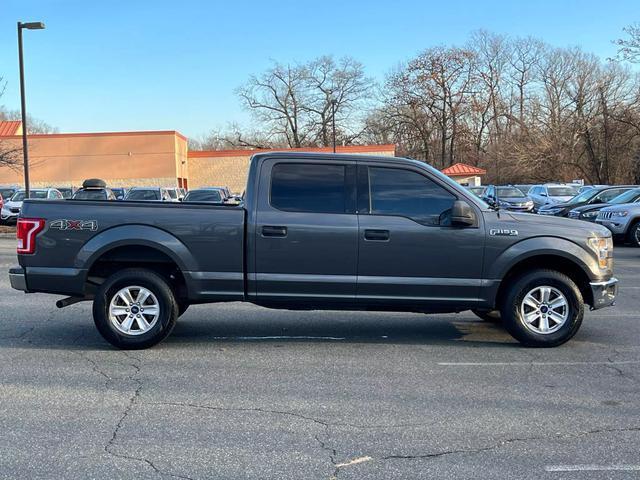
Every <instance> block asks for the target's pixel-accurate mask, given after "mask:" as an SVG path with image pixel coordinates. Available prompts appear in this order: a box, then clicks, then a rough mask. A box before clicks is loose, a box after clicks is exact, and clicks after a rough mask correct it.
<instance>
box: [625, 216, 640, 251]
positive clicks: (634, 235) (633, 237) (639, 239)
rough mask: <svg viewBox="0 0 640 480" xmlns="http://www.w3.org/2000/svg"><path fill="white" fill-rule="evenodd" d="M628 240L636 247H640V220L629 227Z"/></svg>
mask: <svg viewBox="0 0 640 480" xmlns="http://www.w3.org/2000/svg"><path fill="white" fill-rule="evenodd" d="M627 241H628V242H629V243H630V244H631V245H633V246H634V247H640V222H636V223H634V224H633V225H631V227H630V228H629V233H628V234H627Z"/></svg>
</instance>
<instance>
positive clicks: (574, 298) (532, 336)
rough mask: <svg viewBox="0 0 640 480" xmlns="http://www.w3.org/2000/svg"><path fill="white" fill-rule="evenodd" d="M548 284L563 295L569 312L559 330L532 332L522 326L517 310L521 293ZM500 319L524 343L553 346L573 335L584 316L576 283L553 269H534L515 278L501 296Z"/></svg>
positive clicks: (534, 345) (521, 296) (520, 300)
mask: <svg viewBox="0 0 640 480" xmlns="http://www.w3.org/2000/svg"><path fill="white" fill-rule="evenodd" d="M541 286H549V287H553V288H556V289H558V290H559V291H560V292H562V294H563V295H564V296H565V298H566V299H567V304H568V307H569V316H568V318H567V321H566V322H565V324H564V325H563V326H562V327H560V329H559V330H557V331H555V332H553V333H550V334H546V335H543V334H539V333H535V332H533V331H531V330H529V328H528V327H527V326H526V324H525V320H524V319H523V318H522V315H521V313H520V306H521V304H522V301H523V299H524V297H525V296H526V295H527V293H529V292H530V291H531V290H533V289H534V288H536V287H541ZM502 311H503V315H502V319H503V323H504V326H505V328H506V329H507V330H508V331H509V333H510V334H511V335H512V336H513V337H514V338H516V339H517V340H519V341H520V342H521V343H523V344H525V345H527V346H533V347H553V346H557V345H560V344H562V343H564V342H566V341H567V340H569V339H570V338H571V337H573V336H574V335H575V334H576V332H577V331H578V329H579V328H580V325H581V324H582V318H583V316H584V301H583V298H582V294H581V293H580V290H579V289H578V287H577V286H576V284H575V283H574V282H573V281H572V280H571V279H570V278H569V277H567V276H566V275H563V274H560V273H558V272H553V271H535V272H532V273H530V274H528V275H524V276H523V277H521V278H520V279H519V280H516V282H515V283H514V285H513V287H512V288H511V291H510V292H509V294H508V295H507V297H506V299H505V303H504V306H503V309H502Z"/></svg>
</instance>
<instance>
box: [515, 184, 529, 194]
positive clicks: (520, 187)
mask: <svg viewBox="0 0 640 480" xmlns="http://www.w3.org/2000/svg"><path fill="white" fill-rule="evenodd" d="M515 187H516V188H517V189H518V190H520V191H521V192H522V193H523V194H525V195H526V194H527V193H528V192H529V190H531V185H516V186H515Z"/></svg>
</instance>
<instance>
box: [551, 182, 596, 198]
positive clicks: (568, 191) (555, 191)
mask: <svg viewBox="0 0 640 480" xmlns="http://www.w3.org/2000/svg"><path fill="white" fill-rule="evenodd" d="M547 193H548V195H549V196H550V197H573V196H575V195H576V194H577V193H578V188H577V187H571V186H568V185H567V186H562V187H547ZM582 195H585V196H586V199H585V200H578V197H576V198H573V199H572V201H575V202H586V201H587V200H588V199H590V198H591V197H592V196H593V195H594V193H593V192H591V191H590V190H587V191H586V192H583V193H581V194H580V196H582Z"/></svg>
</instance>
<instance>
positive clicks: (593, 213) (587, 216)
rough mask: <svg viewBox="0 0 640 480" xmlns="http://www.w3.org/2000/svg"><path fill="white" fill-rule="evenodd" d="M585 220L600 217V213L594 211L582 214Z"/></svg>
mask: <svg viewBox="0 0 640 480" xmlns="http://www.w3.org/2000/svg"><path fill="white" fill-rule="evenodd" d="M582 216H583V217H584V218H595V217H597V216H598V211H597V210H594V211H593V212H585V213H583V214H582Z"/></svg>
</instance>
